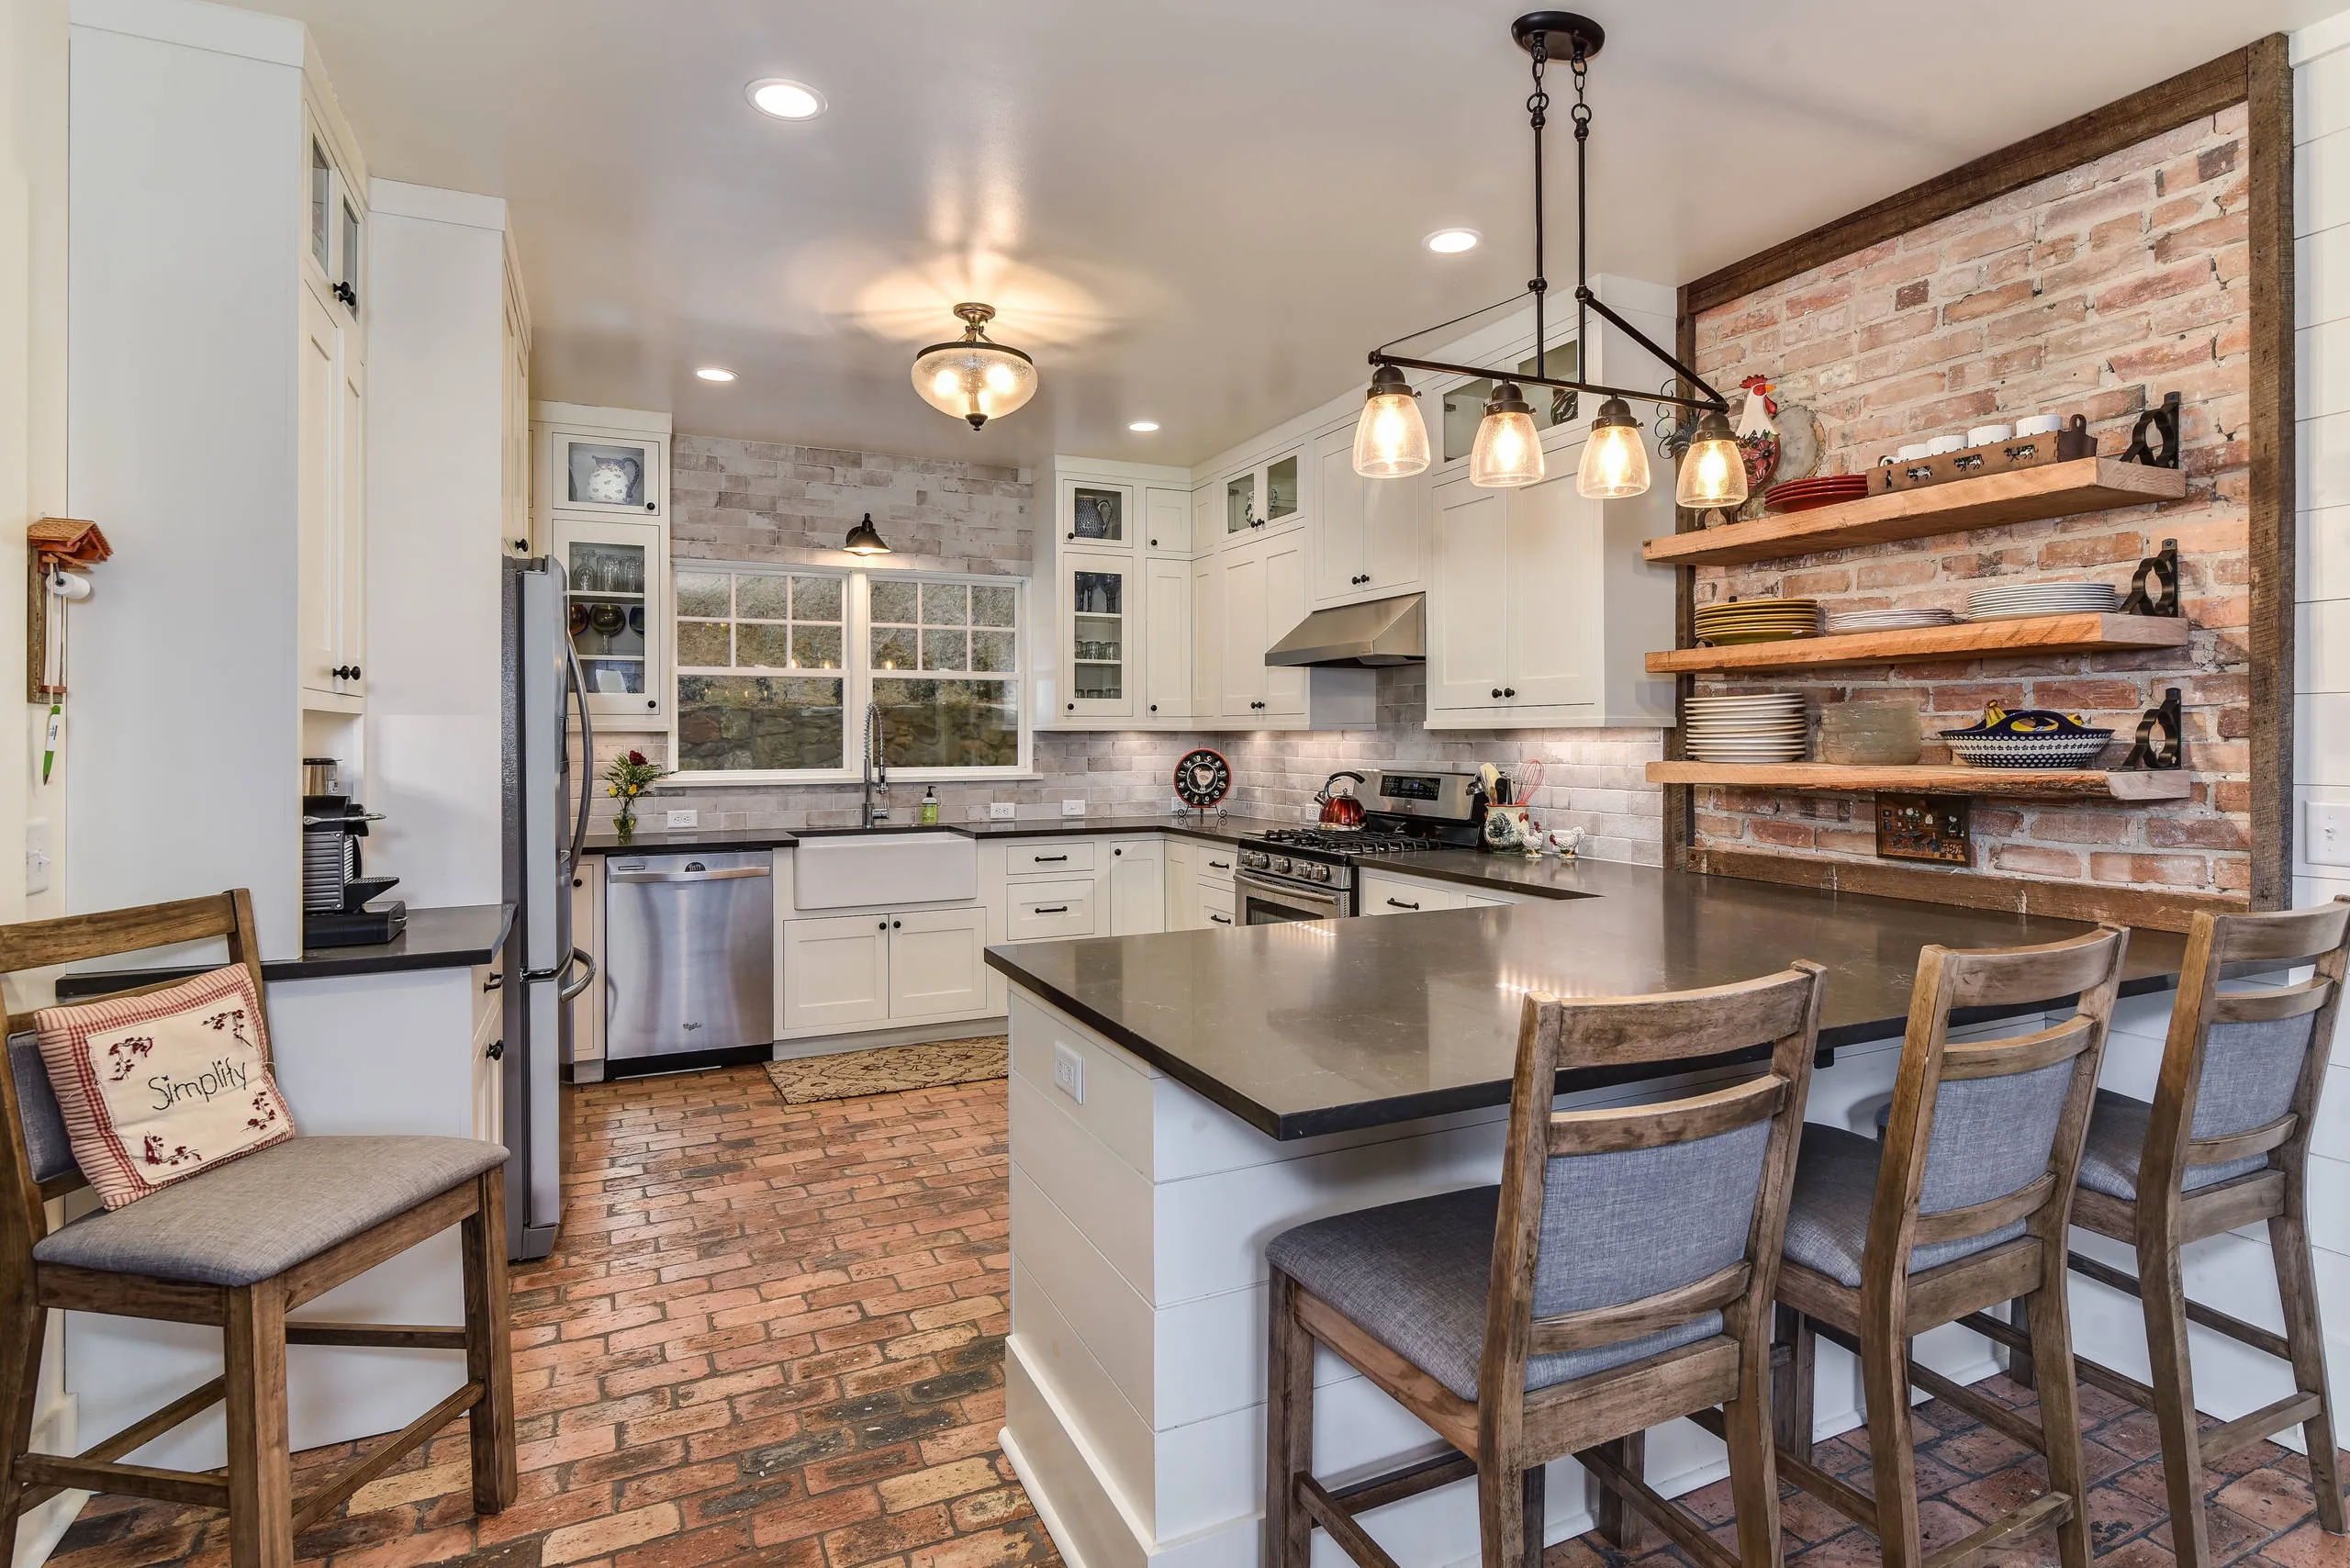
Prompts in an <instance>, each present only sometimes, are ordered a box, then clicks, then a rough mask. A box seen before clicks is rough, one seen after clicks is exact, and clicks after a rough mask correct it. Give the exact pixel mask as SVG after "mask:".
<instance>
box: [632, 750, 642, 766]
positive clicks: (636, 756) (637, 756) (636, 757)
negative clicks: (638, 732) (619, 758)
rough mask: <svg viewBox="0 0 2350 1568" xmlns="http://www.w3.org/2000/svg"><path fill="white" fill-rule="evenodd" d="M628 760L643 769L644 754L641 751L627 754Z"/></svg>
mask: <svg viewBox="0 0 2350 1568" xmlns="http://www.w3.org/2000/svg"><path fill="white" fill-rule="evenodd" d="M628 759H629V761H630V762H632V763H633V764H635V765H636V766H637V767H643V766H644V754H643V752H641V751H632V752H630V753H629V754H628Z"/></svg>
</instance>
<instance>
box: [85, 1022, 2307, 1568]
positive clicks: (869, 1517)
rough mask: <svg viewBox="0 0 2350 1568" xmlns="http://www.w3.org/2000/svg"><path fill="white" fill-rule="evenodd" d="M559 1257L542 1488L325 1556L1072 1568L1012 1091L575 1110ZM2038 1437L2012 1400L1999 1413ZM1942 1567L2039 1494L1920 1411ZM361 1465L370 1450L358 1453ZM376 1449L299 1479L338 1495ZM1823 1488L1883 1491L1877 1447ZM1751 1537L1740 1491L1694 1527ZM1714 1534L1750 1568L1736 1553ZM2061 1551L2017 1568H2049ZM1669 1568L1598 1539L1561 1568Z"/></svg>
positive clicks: (1570, 1549) (551, 1278) (2103, 1442)
mask: <svg viewBox="0 0 2350 1568" xmlns="http://www.w3.org/2000/svg"><path fill="white" fill-rule="evenodd" d="M566 1110H567V1113H568V1122H569V1127H568V1131H569V1133H570V1136H571V1137H572V1140H573V1141H572V1144H571V1150H572V1159H571V1170H570V1172H569V1176H568V1182H567V1184H568V1187H569V1197H568V1203H567V1207H566V1209H565V1224H564V1229H563V1234H562V1238H561V1241H562V1245H561V1248H560V1249H558V1251H557V1252H556V1253H555V1255H554V1257H552V1258H549V1259H548V1260H545V1261H544V1262H543V1263H539V1264H535V1265H532V1266H530V1267H528V1268H524V1269H520V1270H518V1271H516V1274H515V1281H514V1291H515V1316H514V1322H515V1377H516V1382H517V1383H518V1385H519V1387H518V1394H519V1400H520V1412H521V1432H520V1436H521V1463H522V1489H521V1495H520V1499H519V1500H518V1501H517V1502H516V1504H515V1506H513V1507H512V1508H510V1509H509V1510H508V1511H507V1512H506V1513H504V1514H502V1515H499V1516H498V1517H496V1518H487V1519H478V1520H477V1519H476V1518H474V1515H473V1508H472V1504H471V1501H470V1498H469V1495H468V1483H467V1480H466V1472H465V1452H466V1439H465V1436H464V1423H463V1422H462V1421H460V1422H459V1423H457V1424H455V1425H453V1426H452V1427H451V1428H449V1430H448V1431H447V1432H445V1433H443V1434H442V1435H441V1436H440V1437H438V1438H436V1439H433V1440H432V1441H431V1442H430V1443H428V1444H426V1445H425V1447H424V1448H423V1449H422V1450H420V1451H419V1452H418V1453H416V1454H412V1455H410V1456H408V1459H407V1460H406V1461H404V1462H402V1464H401V1465H400V1467H399V1468H398V1469H397V1470H395V1471H393V1472H392V1473H389V1474H387V1475H385V1476H383V1477H381V1478H379V1479H377V1480H376V1481H375V1482H373V1483H371V1484H369V1485H367V1486H366V1487H364V1488H363V1489H362V1490H361V1491H360V1492H359V1493H358V1495H355V1496H354V1497H353V1499H352V1500H351V1502H350V1503H349V1504H348V1505H347V1506H345V1507H344V1509H343V1510H342V1511H341V1514H339V1515H338V1516H337V1517H336V1518H333V1519H331V1520H330V1521H329V1522H327V1523H325V1524H323V1525H321V1526H319V1528H318V1529H313V1530H311V1531H309V1532H308V1534H306V1535H304V1536H303V1537H302V1538H301V1539H300V1540H299V1542H298V1543H297V1544H298V1552H299V1555H300V1557H301V1558H302V1560H303V1561H304V1562H306V1563H325V1564H331V1565H332V1568H417V1565H421V1564H428V1563H444V1562H447V1563H454V1562H463V1563H466V1564H477V1565H480V1568H541V1565H545V1568H556V1565H565V1568H698V1565H699V1564H703V1563H763V1564H777V1565H779V1568H867V1565H870V1568H1030V1565H1035V1568H1057V1563H1058V1559H1057V1556H1056V1554H1055V1552H1054V1550H1053V1547H1052V1543H1051V1542H1050V1541H1049V1540H1047V1539H1046V1536H1045V1533H1044V1530H1043V1528H1042V1527H1041V1525H1040V1524H1039V1523H1038V1522H1037V1519H1036V1517H1035V1511H1034V1510H1033V1509H1032V1508H1031V1507H1030V1506H1029V1505H1028V1500H1027V1498H1026V1496H1025V1495H1024V1494H1023V1493H1022V1491H1021V1489H1020V1486H1019V1484H1018V1483H1017V1482H1016V1481H1015V1480H1013V1475H1012V1472H1011V1468H1010V1466H1009V1465H1008V1464H1007V1463H1006V1462H1004V1459H1003V1456H1002V1454H1001V1453H1000V1452H999V1451H998V1450H997V1449H996V1443H995V1435H996V1430H997V1428H998V1427H999V1426H1000V1425H1001V1424H1002V1406H1003V1395H1002V1387H1003V1376H1002V1335H1003V1332H1004V1329H1005V1327H1006V1318H1007V1311H1008V1307H1007V1299H1006V1298H1007V1296H1008V1294H1009V1279H1008V1265H1007V1261H1006V1252H1005V1246H1006V1234H1007V1226H1008V1215H1009V1204H1008V1199H1007V1195H1006V1181H1007V1175H1006V1156H1005V1147H1004V1144H1005V1105H1004V1092H1003V1085H1002V1083H1001V1082H995V1083H975V1084H965V1085H960V1086H957V1087H953V1088H946V1089H930V1090H920V1091H916V1092H911V1093H905V1094H892V1095H877V1096H874V1097H871V1098H868V1099H863V1100H850V1101H839V1102H834V1103H826V1104H821V1105H807V1106H799V1107H789V1106H786V1105H784V1104H783V1103H781V1102H780V1101H779V1100H778V1097H777V1096H776V1094H775V1093H774V1092H773V1091H772V1089H771V1088H769V1086H768V1085H767V1081H766V1078H765V1076H764V1075H763V1074H761V1073H760V1072H759V1071H758V1070H756V1069H752V1068H745V1069H735V1070H727V1071H723V1072H714V1073H708V1074H703V1075H699V1076H695V1077H685V1078H670V1079H656V1080H651V1081H637V1082H633V1083H626V1084H598V1085H593V1086H590V1087H588V1088H584V1089H581V1090H578V1091H576V1092H573V1093H571V1094H570V1095H569V1096H568V1099H567V1105H566ZM1984 1386H1985V1387H1986V1389H1987V1390H1989V1391H1991V1392H1993V1393H1995V1394H1997V1395H1998V1396H1999V1397H2000V1398H2003V1399H2006V1400H2008V1401H2009V1402H2011V1403H2014V1404H2017V1405H2019V1406H2025V1407H2029V1406H2030V1405H2031V1395H2030V1394H2028V1393H2026V1392H2025V1391H2023V1390H2021V1389H2020V1388H2018V1387H2016V1386H2015V1385H2013V1384H2012V1383H2008V1382H2007V1381H2006V1380H2004V1379H1995V1380H1993V1381H1992V1382H1990V1383H1986V1384H1985V1385H1984ZM2082 1400H2083V1404H2084V1406H2085V1409H2086V1410H2087V1414H2088V1416H2089V1418H2090V1420H2091V1423H2092V1427H2091V1430H2090V1431H2089V1433H2088V1434H2087V1442H2088V1455H2089V1469H2090V1473H2091V1474H2092V1475H2093V1476H2094V1477H2095V1478H2096V1481H2097V1485H2096V1486H2095V1488H2094V1490H2093V1492H2092V1495H2091V1501H2090V1509H2091V1514H2092V1518H2093V1519H2094V1522H2095V1530H2096V1540H2097V1548H2098V1554H2099V1556H2100V1558H2101V1559H2102V1558H2105V1557H2111V1558H2112V1559H2113V1561H2114V1562H2115V1564H2116V1568H2162V1565H2164V1564H2166V1563H2168V1562H2170V1561H2171V1552H2170V1544H2169V1543H2170V1532H2169V1521H2168V1519H2167V1518H2166V1517H2165V1509H2164V1503H2163V1495H2162V1484H2161V1482H2162V1476H2161V1460H2160V1458H2159V1456H2158V1455H2157V1453H2156V1451H2155V1443H2154V1432H2153V1428H2152V1423H2151V1421H2150V1419H2149V1418H2148V1417H2145V1416H2143V1415H2142V1414H2139V1413H2137V1412H2134V1411H2132V1410H2130V1409H2128V1408H2127V1407H2126V1406H2121V1405H2120V1404H2119V1403H2118V1402H2116V1401H2114V1400H2111V1399H2109V1398H2107V1397H2105V1396H2103V1395H2101V1394H2097V1393H2096V1392H2095V1391H2094V1390H2088V1389H2084V1390H2083V1391H2082ZM1917 1421H1918V1427H1919V1442H1920V1444H1921V1458H1920V1461H1919V1473H1920V1475H1921V1477H1923V1478H1924V1480H1925V1483H1926V1484H1927V1486H1928V1487H1929V1488H1930V1491H1931V1493H1932V1496H1931V1499H1930V1502H1929V1503H1928V1505H1927V1507H1926V1514H1927V1518H1928V1520H1929V1523H1930V1530H1931V1532H1932V1533H1931V1537H1930V1540H1929V1543H1928V1544H1929V1547H1931V1546H1933V1545H1936V1544H1939V1543H1940V1542H1941V1540H1943V1539H1947V1538H1953V1537H1956V1536H1959V1535H1963V1534H1964V1533H1966V1532H1967V1531H1968V1530H1970V1529H1973V1528H1975V1527H1974V1524H1973V1523H1972V1522H1970V1521H1972V1520H1974V1519H1978V1518H1983V1517H1984V1516H1985V1515H1986V1513H1990V1512H1997V1511H1998V1510H1999V1509H2001V1508H2003V1507H2005V1506H2009V1503H2010V1502H2011V1501H2012V1500H2013V1499H2015V1498H2018V1497H2021V1496H2026V1495H2031V1494H2032V1493H2035V1492H2037V1491H2038V1490H2040V1488H2041V1486H2042V1479H2041V1473H2040V1469H2039V1467H2038V1466H2037V1465H2036V1464H2025V1463H2020V1462H2018V1452H2017V1450H2016V1449H2015V1448H2014V1446H2013V1445H2012V1444H2009V1442H2007V1440H2006V1439H2003V1438H2001V1437H1999V1436H1998V1435H1997V1434H1996V1433H1993V1432H1990V1431H1988V1430H1986V1428H1982V1427H1979V1426H1976V1425H1975V1424H1973V1423H1971V1422H1969V1421H1967V1420H1965V1419H1964V1417H1960V1416H1958V1415H1957V1413H1956V1412H1954V1411H1953V1410H1951V1409H1950V1408H1949V1407H1947V1406H1942V1405H1940V1404H1930V1405H1924V1406H1919V1407H1918V1410H1917ZM358 1446H361V1447H364V1445H358ZM352 1451H353V1445H339V1446H336V1447H333V1448H330V1449H321V1450H311V1451H310V1452H308V1453H305V1454H302V1455H301V1456H299V1458H298V1462H297V1491H298V1490H300V1489H302V1487H303V1485H304V1481H303V1479H302V1477H303V1474H304V1473H309V1474H315V1473H319V1472H321V1471H324V1470H328V1469H331V1468H333V1467H334V1466H336V1465H337V1464H339V1463H340V1462H342V1461H344V1460H345V1459H347V1458H348V1457H349V1455H350V1454H351V1453H352ZM1818 1457H1819V1460H1820V1462H1821V1463H1823V1464H1824V1465H1826V1466H1827V1467H1829V1468H1830V1470H1833V1471H1835V1472H1837V1473H1841V1474H1844V1475H1847V1476H1850V1477H1852V1478H1854V1479H1855V1480H1856V1481H1857V1482H1858V1483H1859V1484H1862V1485H1863V1486H1865V1485H1866V1473H1865V1468H1864V1467H1865V1464H1866V1460H1867V1454H1866V1439H1865V1436H1864V1435H1863V1434H1862V1433H1857V1432H1855V1433H1852V1434H1849V1435H1848V1436H1846V1437H1843V1438H1840V1439H1836V1440H1834V1441H1832V1442H1830V1443H1826V1444H1823V1445H1821V1447H1820V1450H1819V1455H1818ZM2211 1481H2212V1488H2211V1492H2212V1505H2213V1507H2212V1512H2211V1515H2210V1533H2211V1540H2212V1544H2213V1547H2214V1548H2215V1550H2216V1551H2218V1552H2219V1553H2220V1554H2221V1559H2222V1561H2226V1562H2246V1563H2252V1564H2257V1565H2259V1568H2350V1540H2344V1538H2336V1537H2331V1536H2326V1535H2322V1534H2321V1533H2320V1532H2319V1531H2318V1529H2317V1528H2316V1526H2315V1524H2314V1523H2312V1522H2311V1503H2310V1493H2309V1484H2308V1476H2307V1473H2306V1471H2305V1470H2304V1469H2303V1468H2302V1463H2301V1461H2300V1459H2299V1457H2298V1456H2296V1455H2294V1454H2292V1453H2290V1452H2288V1451H2287V1450H2283V1449H2281V1448H2278V1447H2277V1446H2276V1445H2274V1444H2266V1443H2264V1444H2261V1445H2259V1446H2257V1447H2256V1448H2255V1449H2252V1450H2246V1451H2245V1452H2244V1453H2241V1454H2239V1455H2237V1456H2236V1457H2235V1458H2234V1459H2233V1461H2232V1462H2229V1463H2228V1464H2226V1465H2224V1466H2223V1467H2221V1470H2220V1471H2218V1472H2215V1473H2213V1475H2212V1477H2211ZM1686 1501H1687V1502H1688V1503H1689V1505H1690V1506H1692V1507H1694V1508H1695V1509H1696V1510H1697V1511H1698V1512H1699V1513H1700V1514H1701V1515H1702V1516H1703V1517H1705V1518H1707V1520H1708V1521H1710V1522H1713V1523H1715V1524H1717V1525H1725V1524H1726V1521H1727V1520H1728V1519H1729V1507H1730V1505H1729V1487H1728V1484H1727V1483H1725V1484H1720V1485H1717V1486H1711V1487H1707V1488H1706V1489H1705V1490H1704V1491H1701V1492H1699V1493H1696V1494H1695V1495H1692V1496H1691V1497H1690V1498H1688V1499H1687V1500H1686ZM1782 1523H1783V1526H1784V1528H1785V1531H1786V1545H1787V1551H1788V1561H1789V1562H1790V1563H1791V1564H1796V1565H1800V1568H1842V1565H1843V1564H1845V1563H1848V1562H1853V1563H1865V1562H1875V1561H1877V1560H1878V1553H1877V1551H1876V1546H1875V1542H1874V1540H1873V1539H1872V1538H1871V1537H1869V1536H1868V1535H1867V1534H1865V1533H1864V1532H1862V1531H1860V1530H1858V1529H1856V1528H1854V1527H1852V1526H1850V1525H1848V1524H1847V1523H1846V1522H1845V1521H1843V1520H1842V1519H1841V1518H1839V1517H1838V1516H1836V1515H1834V1514H1833V1513H1831V1512H1830V1511H1829V1510H1827V1509H1825V1508H1823V1507H1821V1506H1819V1505H1818V1504H1815V1503H1812V1502H1811V1501H1809V1500H1808V1499H1807V1498H1803V1497H1800V1496H1793V1495H1791V1497H1790V1499H1789V1501H1788V1503H1787V1505H1786V1506H1785V1508H1784V1509H1783V1517H1782ZM1716 1533H1717V1534H1718V1535H1719V1536H1721V1537H1722V1538H1723V1539H1725V1540H1727V1539H1728V1538H1729V1530H1728V1529H1727V1528H1722V1529H1718V1530H1717V1532H1716ZM225 1540H226V1537H225V1532H224V1525H223V1520H222V1517H221V1516H220V1515H218V1514H216V1513H213V1512H211V1511H209V1510H206V1509H194V1508H179V1507H175V1506H171V1505H168V1504H156V1503H140V1502H136V1501H133V1500H131V1499H129V1498H119V1497H101V1498H98V1499H96V1500H95V1501H94V1502H92V1503H91V1504H90V1506H88V1507H87V1508H85V1509H84V1511H83V1514H82V1517H81V1518H79V1519H78V1520H77V1521H75V1523H74V1525H73V1529H72V1530H70V1531H69V1532H68V1533H67V1535H66V1537H65V1539H64V1540H63V1541H62V1543H61V1545H60V1547H59V1549H58V1551H57V1554H56V1555H55V1556H54V1557H53V1558H52V1560H51V1561H52V1562H55V1563H56V1564H58V1568H135V1565H138V1564H149V1563H152V1564H165V1563H169V1564H181V1563H187V1564H203V1565H206V1568H210V1565H211V1564H215V1563H225V1562H226V1560H227V1556H228V1552H227V1548H226V1544H225ZM2046 1544H2047V1543H2046V1537H2045V1534H2044V1532H2043V1534H2042V1537H2041V1538H2039V1539H2038V1540H2031V1541H2027V1542H2025V1543H2023V1545H2022V1546H2021V1547H2020V1549H2018V1550H2017V1551H2014V1552H2012V1553H2009V1554H2007V1555H2006V1556H2005V1557H2004V1558H2003V1559H2002V1562H2003V1563H2012V1564H2017V1565H2020V1564H2024V1563H2030V1562H2040V1561H2046V1562H2053V1561H2054V1556H2053V1551H2046V1550H2044V1548H2045V1547H2046ZM1628 1561H1638V1562H1641V1563H1643V1564H1645V1565H1647V1568H1669V1565H1671V1564H1675V1563H1678V1562H1684V1561H1685V1560H1684V1559H1683V1558H1682V1557H1681V1555H1680V1554H1679V1553H1678V1552H1675V1551H1672V1550H1671V1549H1669V1548H1664V1549H1659V1550H1658V1551H1653V1552H1651V1553H1650V1554H1648V1555H1647V1556H1643V1557H1639V1558H1635V1559H1628V1558H1627V1557H1626V1556H1625V1555H1624V1554H1622V1553H1619V1552H1616V1551H1612V1550H1610V1549H1609V1548H1607V1547H1606V1546H1605V1545H1604V1544H1602V1543H1601V1542H1599V1541H1598V1540H1596V1538H1595V1537H1590V1536H1585V1537H1582V1538H1580V1539H1578V1540H1572V1541H1566V1542H1562V1543H1561V1544H1560V1545H1558V1546H1556V1547H1553V1548H1552V1549H1551V1550H1550V1554H1549V1562H1548V1563H1547V1564H1546V1568H1603V1565H1604V1568H1620V1565H1621V1564H1623V1563H1625V1562H1628Z"/></svg>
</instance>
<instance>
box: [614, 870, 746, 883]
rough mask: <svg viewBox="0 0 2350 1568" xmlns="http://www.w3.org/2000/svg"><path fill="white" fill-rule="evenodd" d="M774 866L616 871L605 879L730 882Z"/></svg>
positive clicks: (622, 880) (616, 880) (615, 880)
mask: <svg viewBox="0 0 2350 1568" xmlns="http://www.w3.org/2000/svg"><path fill="white" fill-rule="evenodd" d="M771 872H772V868H770V867H767V866H729V867H727V868H724V869H722V870H718V871H614V872H612V873H610V875H608V876H607V877H606V878H605V880H606V881H608V882H728V881H733V880H734V879H737V878H741V877H765V876H768V875H770V874H771Z"/></svg>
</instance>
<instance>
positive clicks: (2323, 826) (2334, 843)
mask: <svg viewBox="0 0 2350 1568" xmlns="http://www.w3.org/2000/svg"><path fill="white" fill-rule="evenodd" d="M2306 828H2307V831H2306V832H2304V833H2303V834H2302V835H2301V836H2302V839H2303V844H2302V846H2301V858H2302V859H2304V860H2306V861H2308V862H2309V863H2310V864H2311V865H2312V866H2350V801H2311V802H2310V809H2309V820H2308V822H2307V823H2306Z"/></svg>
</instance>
